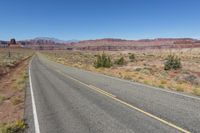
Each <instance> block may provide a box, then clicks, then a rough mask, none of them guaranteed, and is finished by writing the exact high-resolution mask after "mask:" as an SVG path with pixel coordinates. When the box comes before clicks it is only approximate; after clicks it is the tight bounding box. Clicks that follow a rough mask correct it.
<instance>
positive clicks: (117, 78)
mask: <svg viewBox="0 0 200 133" xmlns="http://www.w3.org/2000/svg"><path fill="white" fill-rule="evenodd" d="M48 61H51V60H49V59H48ZM52 62H54V63H57V64H60V65H62V66H64V67H66V68H71V69H76V70H81V71H83V72H88V73H92V74H97V75H100V76H104V77H107V78H111V79H114V80H118V81H122V82H126V83H130V84H133V85H140V86H143V87H148V88H152V89H154V90H157V91H162V92H166V93H169V94H175V95H178V96H183V97H186V98H191V99H195V100H200V97H197V96H192V95H187V94H182V93H179V92H175V91H171V90H166V89H161V88H158V87H154V86H151V85H147V84H142V83H139V82H133V81H129V80H125V79H121V78H119V77H114V76H109V75H105V74H102V73H98V72H93V71H88V70H84V69H80V68H76V67H71V66H66V65H64V64H61V63H58V62H55V61H52Z"/></svg>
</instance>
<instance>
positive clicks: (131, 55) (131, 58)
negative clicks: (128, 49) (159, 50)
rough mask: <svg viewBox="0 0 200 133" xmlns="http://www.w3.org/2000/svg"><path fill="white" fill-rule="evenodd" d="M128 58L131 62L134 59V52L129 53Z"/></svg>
mask: <svg viewBox="0 0 200 133" xmlns="http://www.w3.org/2000/svg"><path fill="white" fill-rule="evenodd" d="M129 59H130V60H131V62H133V61H134V60H135V54H130V55H129Z"/></svg>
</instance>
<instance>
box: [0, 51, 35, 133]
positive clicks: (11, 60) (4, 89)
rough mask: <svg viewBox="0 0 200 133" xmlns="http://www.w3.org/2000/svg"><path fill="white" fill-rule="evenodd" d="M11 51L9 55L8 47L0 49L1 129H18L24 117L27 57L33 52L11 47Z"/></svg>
mask: <svg viewBox="0 0 200 133" xmlns="http://www.w3.org/2000/svg"><path fill="white" fill-rule="evenodd" d="M10 52H11V56H10V57H8V49H0V64H1V65H0V70H1V71H0V76H1V78H0V112H2V113H0V119H1V121H0V125H2V124H3V125H2V127H0V129H1V130H5V131H7V129H8V131H10V130H12V129H13V130H15V129H16V130H18V127H16V126H18V124H19V126H20V124H21V123H20V120H22V119H23V117H24V98H25V97H24V96H25V86H26V81H27V78H28V75H27V68H28V60H27V59H28V57H30V56H31V55H32V54H33V51H31V50H26V49H11V50H10ZM15 121H16V123H15ZM13 122H14V123H13ZM10 123H11V125H10ZM15 125H16V126H15ZM12 127H13V128H12ZM1 130H0V132H1ZM5 133H7V132H5Z"/></svg>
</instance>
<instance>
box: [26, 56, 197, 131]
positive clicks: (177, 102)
mask: <svg viewBox="0 0 200 133" xmlns="http://www.w3.org/2000/svg"><path fill="white" fill-rule="evenodd" d="M29 76H30V77H31V78H30V80H31V81H30V82H31V84H30V90H29V91H30V93H28V94H27V95H28V96H27V98H29V99H30V100H31V101H32V102H31V103H30V104H31V108H32V109H31V111H33V112H30V110H29V109H28V110H27V111H28V113H32V114H33V115H32V123H30V129H31V127H32V129H33V130H29V131H28V132H36V133H39V132H40V133H134V132H135V133H140V132H141V133H146V132H148V133H150V132H152V133H161V132H162V133H163V132H166V133H171V132H172V133H173V132H175V133H176V132H196V133H197V132H200V98H198V97H193V96H185V95H182V94H177V93H174V92H168V91H163V90H160V89H156V88H152V87H149V86H146V85H141V84H138V83H131V82H128V81H125V80H120V79H117V78H112V77H108V76H105V75H101V74H97V73H92V72H88V71H84V70H80V69H76V68H71V67H66V66H64V65H61V64H58V63H55V62H53V61H49V60H48V59H46V58H45V57H43V56H42V55H40V54H37V55H36V56H35V57H34V58H33V60H32V62H31V63H30V73H29ZM29 106H30V105H29ZM29 119H30V118H29ZM33 122H34V123H33Z"/></svg>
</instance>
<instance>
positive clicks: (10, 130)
mask: <svg viewBox="0 0 200 133" xmlns="http://www.w3.org/2000/svg"><path fill="white" fill-rule="evenodd" d="M26 127H27V125H26V124H25V122H24V120H17V121H16V122H14V123H12V124H5V125H3V126H1V127H0V133H24V131H25V129H26Z"/></svg>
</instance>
